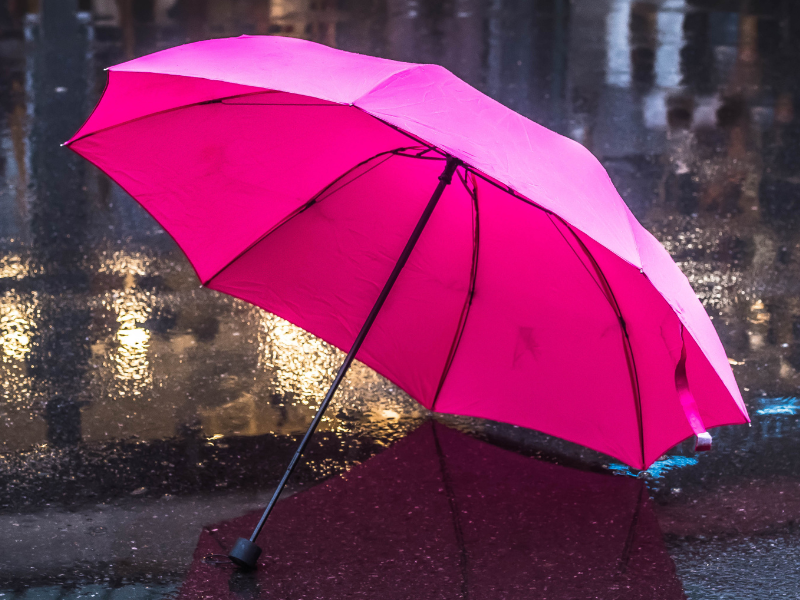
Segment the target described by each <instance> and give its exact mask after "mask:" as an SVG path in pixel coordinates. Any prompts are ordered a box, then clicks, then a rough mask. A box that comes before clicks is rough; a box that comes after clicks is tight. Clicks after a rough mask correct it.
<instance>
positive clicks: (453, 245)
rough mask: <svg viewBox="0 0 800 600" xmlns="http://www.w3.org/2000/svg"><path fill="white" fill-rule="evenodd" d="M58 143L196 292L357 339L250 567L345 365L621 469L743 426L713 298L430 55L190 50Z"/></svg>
mask: <svg viewBox="0 0 800 600" xmlns="http://www.w3.org/2000/svg"><path fill="white" fill-rule="evenodd" d="M67 144H68V145H69V146H70V147H71V148H72V149H73V150H74V151H76V152H77V153H79V154H80V155H82V156H84V157H86V158H87V159H88V160H90V161H91V162H93V163H94V164H95V165H97V166H98V167H99V168H101V169H102V170H103V171H105V172H106V173H107V174H108V175H109V176H110V177H112V178H113V179H114V180H115V181H116V182H117V183H119V184H120V185H121V186H122V187H123V188H124V189H125V190H127V191H128V193H130V194H131V196H133V197H134V198H135V199H136V200H137V201H138V202H139V203H141V204H142V206H144V207H145V209H147V210H148V211H149V212H150V213H151V214H152V215H153V216H154V217H155V218H156V219H157V220H158V222H159V223H160V224H161V225H162V226H163V227H164V229H166V230H167V231H168V232H169V233H170V234H171V235H172V236H173V238H174V239H175V241H176V242H177V243H178V244H179V245H180V247H181V248H182V249H183V251H184V252H185V253H186V255H187V256H188V258H189V260H190V261H191V262H192V265H193V266H194V268H195V270H196V271H197V274H198V277H199V278H200V281H201V282H202V283H203V285H205V286H207V287H209V288H211V289H214V290H219V291H221V292H225V293H227V294H231V295H233V296H236V297H238V298H242V299H244V300H246V301H248V302H251V303H253V304H255V305H257V306H260V307H262V308H264V309H266V310H268V311H270V312H272V313H275V314H277V315H279V316H281V317H283V318H285V319H287V320H289V321H291V322H292V323H295V324H296V325H299V326H300V327H302V328H304V329H306V330H308V331H310V332H311V333H313V334H315V335H317V336H319V337H320V338H322V339H324V340H325V341H327V342H329V343H330V344H333V345H334V346H337V347H339V348H350V351H349V353H348V355H347V358H346V359H345V361H344V363H343V365H342V367H341V369H340V371H339V373H338V375H337V376H336V379H335V380H334V382H333V385H332V386H331V389H330V390H329V392H328V394H327V396H326V398H325V400H324V401H323V403H322V404H321V406H320V408H319V411H318V412H317V414H316V416H315V417H314V420H313V422H312V424H311V427H310V428H309V430H308V433H307V434H306V436H305V438H304V439H303V441H302V443H301V445H300V448H299V449H298V452H297V454H296V455H295V457H294V458H293V459H292V461H291V463H290V465H289V468H288V469H287V472H286V474H285V475H284V478H283V480H282V482H281V484H280V485H279V487H278V490H277V491H276V493H275V496H274V497H273V500H272V501H271V502H270V505H269V507H268V508H267V510H266V512H265V514H264V516H263V517H262V520H261V522H260V523H259V525H258V526H257V528H256V531H255V532H254V534H253V536H252V537H251V540H250V542H248V541H247V540H241V541H242V542H243V543H248V544H250V546H247V545H246V544H245V546H244V547H243V548H245V549H244V550H242V549H240V550H241V552H244V553H245V554H246V557H245V560H243V562H244V563H246V564H255V558H253V553H255V555H256V556H257V553H258V552H259V550H258V549H257V546H255V544H253V543H252V542H253V541H254V540H255V538H256V536H257V534H258V532H259V531H260V528H261V527H262V526H263V523H264V520H265V519H266V517H267V515H268V514H269V512H270V511H271V509H272V507H273V506H274V503H275V501H276V500H277V498H278V495H279V494H280V491H281V489H282V488H283V485H284V484H285V482H286V480H287V479H288V477H289V475H290V474H291V471H292V469H293V468H294V465H295V464H296V463H297V460H298V459H299V456H300V454H301V453H302V451H303V449H304V448H305V445H306V444H307V443H308V440H309V438H310V436H311V434H312V433H313V431H314V429H315V428H316V426H317V424H318V423H319V420H320V419H321V417H322V414H323V412H324V410H325V408H326V407H327V405H328V403H329V402H330V400H331V398H332V397H333V394H334V392H335V391H336V388H337V387H338V385H339V383H340V382H341V380H342V378H343V376H344V374H345V372H346V371H347V369H348V367H349V366H350V364H351V362H352V361H353V359H354V358H355V357H356V355H357V356H358V358H359V360H361V361H363V362H364V363H366V364H367V365H368V366H370V367H372V368H373V369H375V370H376V371H377V372H379V373H381V374H382V375H384V376H385V377H387V378H388V379H390V380H391V381H393V382H394V383H396V384H397V385H398V386H399V387H401V388H402V389H404V390H405V391H407V392H408V393H409V394H410V395H411V396H413V397H414V398H416V399H417V400H418V401H419V402H420V403H421V404H423V405H424V406H425V407H427V408H429V409H431V410H434V411H438V412H443V413H453V414H461V415H470V416H476V417H483V418H487V419H494V420H497V421H505V422H508V423H514V424H517V425H521V426H524V427H530V428H533V429H537V430H540V431H543V432H546V433H549V434H552V435H555V436H558V437H561V438H564V439H567V440H570V441H573V442H577V443H579V444H583V445H586V446H589V447H591V448H594V449H596V450H599V451H601V452H605V453H607V454H610V455H612V456H614V457H616V458H618V459H620V460H622V461H624V462H626V463H627V464H629V465H631V466H633V467H636V468H644V467H646V466H647V465H649V464H651V463H652V462H653V461H654V460H655V459H656V458H657V457H658V456H659V455H661V454H662V453H663V452H664V451H665V450H667V449H668V448H669V447H671V446H673V445H674V444H675V443H677V442H679V441H681V440H683V439H685V438H687V437H689V436H691V435H692V434H696V435H697V436H698V438H699V439H700V440H701V441H702V442H703V443H704V444H705V445H708V444H709V443H710V436H708V434H707V433H706V428H708V427H714V426H718V425H725V424H733V423H745V422H748V421H749V418H748V416H747V411H746V409H745V406H744V403H743V401H742V397H741V395H740V393H739V390H738V387H737V385H736V381H735V380H734V377H733V373H732V371H731V369H730V366H729V364H728V360H727V357H726V355H725V351H724V349H723V348H722V344H721V343H720V341H719V338H718V337H717V334H716V332H715V330H714V327H713V325H712V323H711V321H710V320H709V318H708V316H707V315H706V313H705V310H704V309H703V307H702V305H701V304H700V302H699V301H698V299H697V297H696V296H695V294H694V292H693V291H692V288H691V287H690V285H689V283H688V281H687V280H686V278H685V277H684V276H683V274H682V273H681V272H680V270H679V269H678V267H677V266H676V265H675V264H674V263H673V261H672V260H671V258H670V257H669V255H668V254H667V252H666V251H665V250H664V248H663V247H662V246H661V245H660V244H659V243H658V241H657V240H656V239H655V238H654V237H653V236H651V235H650V234H649V233H648V232H647V231H646V230H645V229H644V228H643V227H642V226H641V225H640V224H639V223H638V222H637V221H636V219H635V218H634V217H633V215H632V214H631V212H630V211H629V210H628V208H627V206H626V205H625V203H624V202H623V201H622V199H621V198H620V197H619V195H618V194H617V191H616V190H615V189H614V186H613V184H612V183H611V181H610V179H609V177H608V175H607V173H606V172H605V170H604V169H603V168H602V166H601V165H600V164H599V162H598V161H597V160H596V159H595V158H594V157H593V156H592V155H591V154H590V153H589V152H588V151H587V150H586V149H585V148H583V147H582V146H581V145H579V144H577V143H576V142H574V141H572V140H569V139H567V138H564V137H562V136H560V135H558V134H556V133H553V132H552V131H549V130H547V129H545V128H544V127H541V126H540V125H537V124H536V123H533V122H531V121H530V120H528V119H526V118H524V117H522V116H520V115H518V114H516V113H514V112H513V111H511V110H509V109H507V108H505V107H504V106H502V105H500V104H498V103H497V102H495V101H494V100H492V99H490V98H488V97H486V96H484V95H483V94H481V93H480V92H478V91H477V90H475V89H474V88H472V87H470V86H469V85H467V84H466V83H464V82H463V81H461V80H460V79H458V78H456V77H455V76H453V75H452V74H451V73H449V72H448V71H447V70H445V69H443V68H442V67H439V66H436V65H417V64H409V63H399V62H393V61H389V60H383V59H378V58H372V57H368V56H361V55H357V54H351V53H347V52H342V51H339V50H334V49H331V48H327V47H324V46H320V45H317V44H313V43H310V42H305V41H301V40H296V39H288V38H279V37H240V38H235V39H222V40H211V41H205V42H198V43H195V44H188V45H185V46H181V47H178V48H172V49H169V50H164V51H162V52H158V53H155V54H152V55H149V56H145V57H142V58H139V59H136V60H133V61H130V62H127V63H124V64H122V65H118V66H116V67H112V68H111V69H110V70H109V83H108V87H107V89H106V91H105V94H104V95H103V98H102V100H101V101H100V103H99V104H98V106H97V108H96V109H95V111H94V113H93V114H92V115H91V117H90V118H89V120H88V121H87V122H86V124H85V125H84V126H83V127H82V128H81V129H80V131H79V132H78V133H77V134H76V135H75V136H74V137H73V138H72V139H71V140H69V142H67ZM437 180H438V181H437ZM451 180H452V184H451ZM434 188H435V191H434ZM431 192H433V196H432V197H431V196H430V194H431ZM437 203H438V206H437ZM434 208H435V209H436V210H435V211H434ZM420 215H422V216H420ZM423 230H424V232H423ZM417 241H418V242H419V243H417ZM415 246H416V247H415ZM412 250H413V252H412ZM406 262H407V264H406ZM404 266H405V268H403V267H404ZM395 282H396V285H394V284H395ZM393 285H394V290H393V291H392V293H391V295H390V294H389V292H390V291H391V290H392V286H393ZM376 299H377V300H376ZM384 303H385V304H384ZM367 333H369V337H367ZM241 552H240V553H239V555H240V556H245V554H241ZM248 552H249V553H250V554H247V553H248ZM234 554H236V553H234ZM251 559H252V560H251Z"/></svg>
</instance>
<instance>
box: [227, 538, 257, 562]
mask: <svg viewBox="0 0 800 600" xmlns="http://www.w3.org/2000/svg"><path fill="white" fill-rule="evenodd" d="M259 556H261V548H259V547H258V546H256V545H255V544H254V543H253V542H251V541H250V540H248V539H247V538H239V539H238V540H236V543H235V544H234V545H233V549H232V550H231V551H230V553H229V554H228V558H230V559H231V560H232V561H233V562H234V563H236V564H237V565H239V566H240V567H242V568H243V569H255V568H256V564H257V563H258V557H259Z"/></svg>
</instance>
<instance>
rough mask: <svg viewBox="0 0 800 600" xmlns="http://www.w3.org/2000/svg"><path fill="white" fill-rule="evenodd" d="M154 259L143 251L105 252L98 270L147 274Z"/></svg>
mask: <svg viewBox="0 0 800 600" xmlns="http://www.w3.org/2000/svg"><path fill="white" fill-rule="evenodd" d="M151 262H152V259H151V258H150V257H148V256H146V255H144V254H142V253H141V252H122V251H117V252H104V253H103V255H102V257H101V263H100V266H99V267H98V269H97V271H98V272H99V273H110V274H113V275H121V276H123V277H124V276H125V275H138V276H140V277H141V276H142V275H145V274H147V268H148V267H149V266H150V263H151Z"/></svg>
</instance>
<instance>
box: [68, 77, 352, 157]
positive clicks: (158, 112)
mask: <svg viewBox="0 0 800 600" xmlns="http://www.w3.org/2000/svg"><path fill="white" fill-rule="evenodd" d="M109 81H110V78H109ZM108 87H109V84H108V82H107V83H106V90H108ZM105 93H106V92H105V91H103V95H105ZM279 93H282V92H280V91H279V90H266V89H265V90H259V91H257V92H245V93H242V94H234V95H232V96H224V97H222V98H214V99H211V100H200V101H199V102H191V103H189V104H181V105H180V106H173V107H172V108H165V109H164V110H156V111H153V112H151V113H147V114H146V115H141V116H138V117H134V118H133V119H127V120H125V121H121V122H119V123H114V124H113V125H108V126H106V127H101V128H100V129H97V130H95V131H92V132H90V133H87V134H86V135H82V136H81V137H79V138H75V139H74V140H68V141H66V142H64V144H63V145H65V146H72V144H74V143H76V142H80V141H81V140H85V139H86V138H88V137H92V136H93V135H95V134H98V133H103V132H104V131H109V130H111V129H116V128H117V127H122V126H123V125H128V124H130V123H135V122H136V121H141V120H142V119H147V118H149V117H155V116H158V115H163V114H166V113H171V112H175V111H178V110H181V109H184V108H191V107H193V106H204V105H206V104H223V105H224V103H223V100H233V99H235V98H244V97H246V96H255V95H258V94H279ZM102 101H103V98H102V97H101V98H100V102H102ZM100 102H98V103H97V106H96V107H95V110H97V107H99V106H100ZM225 106H230V104H227V105H225ZM281 106H294V105H292V104H282V105H281ZM299 106H308V105H305V104H302V105H299ZM313 106H346V105H343V104H314V105H313ZM92 115H94V111H92V114H91V115H89V118H88V119H86V123H88V122H89V121H90V120H91V118H92ZM86 123H84V125H86ZM81 129H83V127H81Z"/></svg>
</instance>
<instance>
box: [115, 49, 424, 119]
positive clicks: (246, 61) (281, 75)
mask: <svg viewBox="0 0 800 600" xmlns="http://www.w3.org/2000/svg"><path fill="white" fill-rule="evenodd" d="M416 66H417V65H415V64H411V63H403V62H397V61H393V60H387V59H385V58H375V57H373V56H366V55H364V54H355V53H352V52H342V51H341V50H336V49H335V48H330V47H328V46H323V45H322V44H315V43H313V42H307V41H305V40H299V39H296V38H288V37H280V36H247V35H243V36H240V37H237V38H227V39H217V40H205V41H200V42H195V43H193V44H186V45H184V46H176V47H174V48H167V49H165V50H162V51H161V52H156V53H154V54H148V55H146V56H142V57H140V58H137V59H134V60H131V61H128V62H126V63H123V64H120V65H116V66H113V67H111V68H110V70H112V71H117V72H127V73H135V72H139V73H163V74H167V75H181V76H185V77H198V78H202V79H211V80H219V81H229V82H231V83H237V84H240V85H250V86H256V87H260V88H265V89H271V90H280V91H284V92H292V93H295V94H301V95H304V96H312V97H314V98H322V99H325V100H330V101H331V102H338V103H342V104H350V103H352V102H354V101H355V100H356V99H357V98H360V97H361V96H363V95H364V94H367V93H369V91H370V90H371V89H372V88H374V87H375V86H377V85H379V84H380V83H381V82H382V81H384V80H385V79H387V78H389V77H391V76H392V75H393V74H395V73H398V72H401V71H404V70H406V69H408V68H413V67H416Z"/></svg>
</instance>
